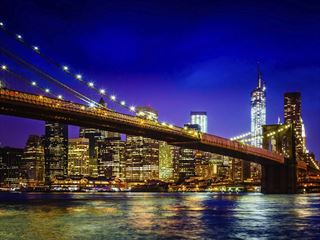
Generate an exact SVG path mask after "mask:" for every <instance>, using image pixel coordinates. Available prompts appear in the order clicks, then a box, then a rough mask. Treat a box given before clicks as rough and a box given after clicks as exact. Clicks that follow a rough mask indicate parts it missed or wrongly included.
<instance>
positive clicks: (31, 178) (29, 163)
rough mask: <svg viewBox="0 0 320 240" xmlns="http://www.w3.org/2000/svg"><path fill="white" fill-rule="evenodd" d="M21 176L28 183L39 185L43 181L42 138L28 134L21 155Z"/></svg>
mask: <svg viewBox="0 0 320 240" xmlns="http://www.w3.org/2000/svg"><path fill="white" fill-rule="evenodd" d="M22 162H23V167H22V170H23V172H24V176H23V178H25V180H26V181H27V184H28V185H33V186H35V185H39V184H42V183H43V182H44V168H45V166H44V146H43V138H41V137H40V136H37V135H30V136H29V138H28V140H27V143H26V146H25V148H24V151H23V155H22Z"/></svg>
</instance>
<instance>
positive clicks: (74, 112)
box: [0, 89, 284, 164]
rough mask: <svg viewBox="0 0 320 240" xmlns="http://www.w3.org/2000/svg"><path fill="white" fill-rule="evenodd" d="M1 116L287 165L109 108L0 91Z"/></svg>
mask: <svg viewBox="0 0 320 240" xmlns="http://www.w3.org/2000/svg"><path fill="white" fill-rule="evenodd" d="M0 113H2V114H8V115H13V116H20V117H26V118H32V119H39V120H45V121H56V122H61V123H66V124H72V125H78V126H83V127H92V128H97V129H102V130H109V131H114V132H120V133H125V134H132V135H138V136H144V137H150V138H154V139H158V140H162V141H167V142H168V143H170V144H172V145H177V146H182V147H188V148H192V149H199V150H204V151H207V152H212V153H217V154H222V155H225V156H231V157H236V158H240V159H243V160H248V161H252V162H257V163H260V164H275V163H278V164H283V163H284V157H283V156H282V155H280V154H278V153H275V152H271V151H268V150H265V149H261V148H256V147H252V146H249V145H244V144H242V143H239V142H236V141H231V140H229V139H226V138H222V137H218V136H214V135H210V134H200V133H198V132H195V131H191V130H188V129H184V128H180V127H176V126H170V125H163V124H161V123H159V122H156V121H152V120H147V119H142V118H140V117H137V116H131V115H127V114H122V113H118V112H115V111H111V110H108V109H101V108H89V107H87V106H85V105H82V104H78V103H72V102H69V101H64V100H59V99H53V98H49V97H45V96H39V95H34V94H30V93H24V92H19V91H14V90H8V89H0Z"/></svg>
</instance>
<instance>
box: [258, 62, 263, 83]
mask: <svg viewBox="0 0 320 240" xmlns="http://www.w3.org/2000/svg"><path fill="white" fill-rule="evenodd" d="M257 70H258V88H262V74H261V70H260V62H259V61H258V62H257Z"/></svg>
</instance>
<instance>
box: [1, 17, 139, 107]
mask: <svg viewBox="0 0 320 240" xmlns="http://www.w3.org/2000/svg"><path fill="white" fill-rule="evenodd" d="M0 29H1V30H3V31H4V32H5V33H6V34H7V35H9V36H10V37H12V38H14V39H15V40H17V41H18V42H19V43H21V44H22V45H24V46H25V47H27V48H29V49H31V50H32V51H33V52H35V53H37V54H38V55H39V56H41V57H42V58H43V59H45V60H46V61H47V62H48V63H49V64H52V65H54V66H55V67H57V68H58V69H59V70H62V71H63V72H64V73H66V74H68V75H69V76H71V77H72V78H74V79H76V80H78V81H79V82H81V83H82V84H84V85H86V86H87V87H89V88H90V89H92V90H94V91H96V92H97V93H98V94H99V95H100V96H101V97H108V98H109V99H110V101H112V102H114V103H116V104H117V105H119V106H121V107H123V108H125V109H126V110H129V111H131V112H135V111H136V109H135V107H134V106H128V105H127V103H126V101H124V100H118V99H117V97H116V96H115V95H112V94H108V93H107V92H106V90H105V89H103V88H101V89H99V88H96V87H95V86H94V83H93V82H91V81H89V82H86V81H84V80H83V77H82V75H81V74H76V73H73V72H71V71H70V69H69V67H68V66H64V65H61V64H59V63H58V62H57V61H55V60H53V59H52V58H50V57H48V56H47V55H45V54H43V53H42V52H41V51H40V48H39V47H38V46H35V45H33V44H30V43H29V42H27V41H25V39H24V38H23V37H22V35H21V34H14V33H12V32H10V31H9V30H8V29H7V28H6V27H5V25H4V24H3V23H1V24H0Z"/></svg>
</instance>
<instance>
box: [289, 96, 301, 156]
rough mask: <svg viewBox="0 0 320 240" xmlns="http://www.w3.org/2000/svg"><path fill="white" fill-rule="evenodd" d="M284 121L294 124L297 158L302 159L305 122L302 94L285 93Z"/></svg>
mask: <svg viewBox="0 0 320 240" xmlns="http://www.w3.org/2000/svg"><path fill="white" fill-rule="evenodd" d="M284 122H285V124H292V127H293V132H294V136H295V139H296V141H295V145H296V146H295V148H296V149H295V152H296V158H297V160H302V154H303V136H302V133H303V131H302V130H303V129H302V126H303V122H302V118H301V94H300V93H299V92H289V93H285V94H284Z"/></svg>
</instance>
